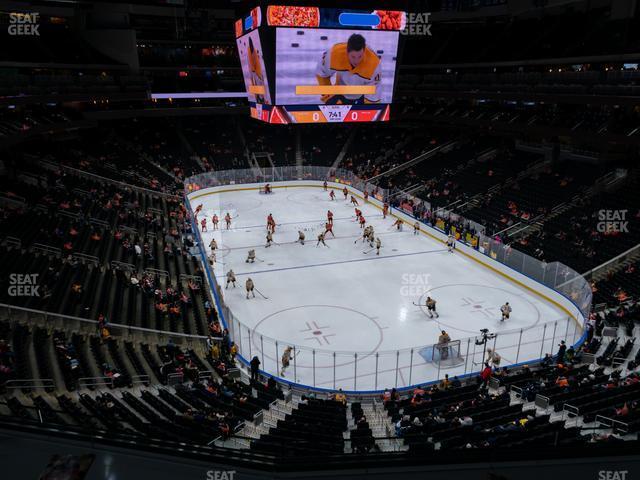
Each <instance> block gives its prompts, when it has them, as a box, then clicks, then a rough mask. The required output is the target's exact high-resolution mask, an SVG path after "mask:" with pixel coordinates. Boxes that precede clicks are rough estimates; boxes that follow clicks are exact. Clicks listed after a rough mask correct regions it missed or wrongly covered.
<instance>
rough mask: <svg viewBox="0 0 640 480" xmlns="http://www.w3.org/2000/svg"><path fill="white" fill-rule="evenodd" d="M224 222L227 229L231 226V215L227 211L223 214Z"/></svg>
mask: <svg viewBox="0 0 640 480" xmlns="http://www.w3.org/2000/svg"><path fill="white" fill-rule="evenodd" d="M224 222H225V223H226V224H227V230H229V229H230V228H231V215H229V212H227V214H226V215H225V216H224Z"/></svg>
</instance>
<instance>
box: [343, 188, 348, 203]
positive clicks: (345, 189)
mask: <svg viewBox="0 0 640 480" xmlns="http://www.w3.org/2000/svg"><path fill="white" fill-rule="evenodd" d="M342 195H344V200H345V202H346V201H347V195H349V190H347V187H344V188H343V189H342Z"/></svg>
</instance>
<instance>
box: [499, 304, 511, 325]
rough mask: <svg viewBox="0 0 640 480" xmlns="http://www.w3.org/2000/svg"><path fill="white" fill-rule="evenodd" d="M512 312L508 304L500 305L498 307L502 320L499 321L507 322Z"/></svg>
mask: <svg viewBox="0 0 640 480" xmlns="http://www.w3.org/2000/svg"><path fill="white" fill-rule="evenodd" d="M512 311H513V310H512V308H511V305H509V302H507V303H505V304H504V305H502V306H501V307H500V312H502V319H501V320H500V321H501V322H504V321H505V320H509V314H511V312H512Z"/></svg>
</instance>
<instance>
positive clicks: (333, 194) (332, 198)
mask: <svg viewBox="0 0 640 480" xmlns="http://www.w3.org/2000/svg"><path fill="white" fill-rule="evenodd" d="M329 198H330V199H331V201H332V202H333V201H334V200H335V199H336V192H334V191H333V190H331V191H330V192H329Z"/></svg>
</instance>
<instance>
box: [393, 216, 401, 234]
mask: <svg viewBox="0 0 640 480" xmlns="http://www.w3.org/2000/svg"><path fill="white" fill-rule="evenodd" d="M391 227H396V228H397V229H398V231H399V232H401V231H402V220H400V219H397V220H396V221H395V222H393V225H391Z"/></svg>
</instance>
